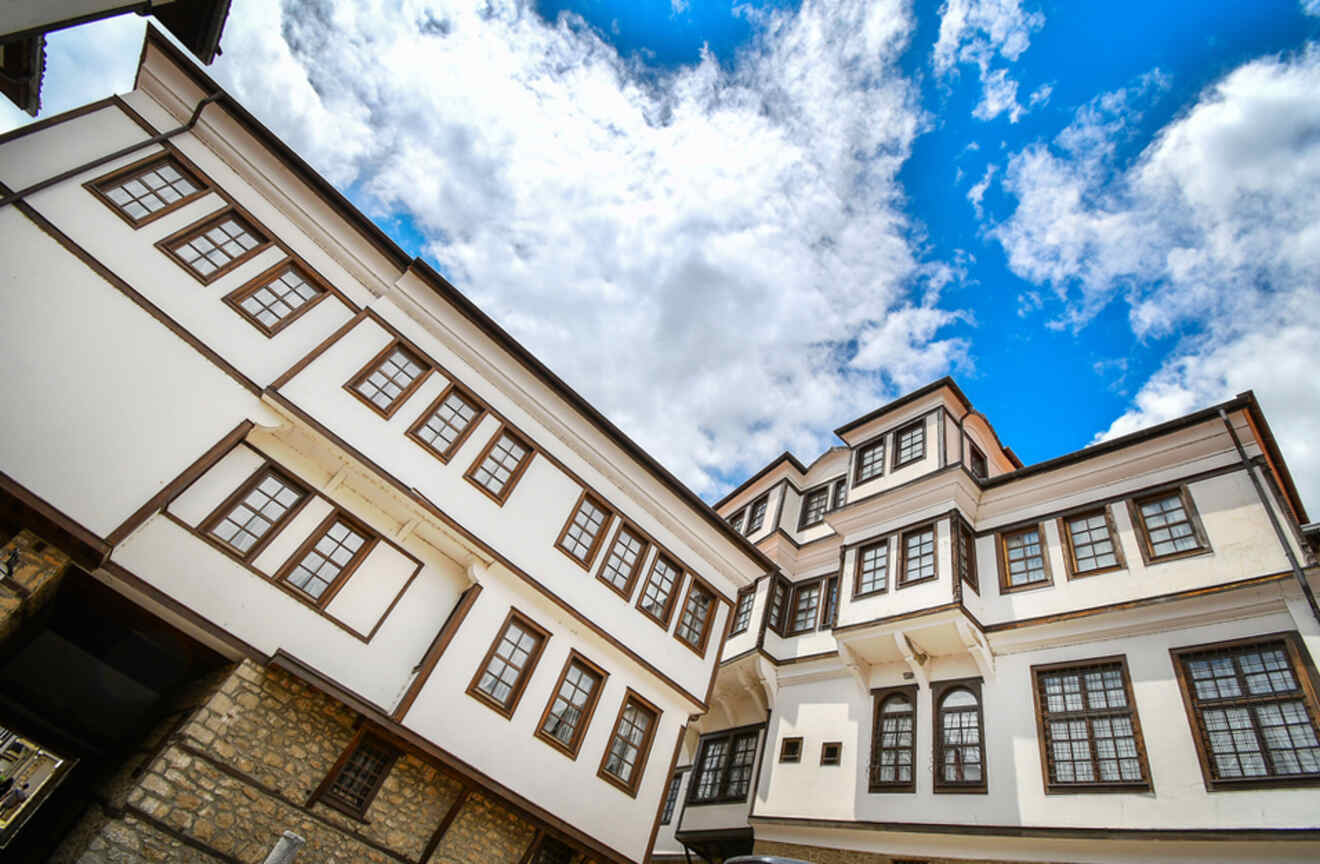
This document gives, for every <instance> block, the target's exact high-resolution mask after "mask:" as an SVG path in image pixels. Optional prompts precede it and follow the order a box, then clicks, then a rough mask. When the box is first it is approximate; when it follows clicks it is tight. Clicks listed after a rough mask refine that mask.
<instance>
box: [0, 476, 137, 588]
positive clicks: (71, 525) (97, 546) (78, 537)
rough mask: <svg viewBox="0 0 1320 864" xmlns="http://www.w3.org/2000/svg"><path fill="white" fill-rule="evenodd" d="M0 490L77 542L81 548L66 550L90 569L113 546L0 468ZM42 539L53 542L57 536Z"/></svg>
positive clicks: (104, 557)
mask: <svg viewBox="0 0 1320 864" xmlns="http://www.w3.org/2000/svg"><path fill="white" fill-rule="evenodd" d="M0 492H3V493H5V494H7V495H9V496H10V497H11V498H13V499H15V500H16V501H17V502H18V503H19V504H21V505H22V506H23V507H25V508H27V509H28V510H30V511H32V513H33V514H35V515H36V516H37V517H38V518H40V519H43V520H45V521H46V522H49V523H50V524H51V525H52V526H54V527H55V528H57V529H58V530H60V531H63V532H65V533H66V534H67V535H68V536H69V538H70V539H71V540H73V541H74V542H76V543H77V544H79V545H80V546H81V547H82V548H79V549H76V550H69V551H70V552H72V553H74V554H73V555H72V557H73V558H74V560H75V561H78V562H79V563H80V564H83V565H84V566H86V567H87V568H88V569H89V570H94V569H95V568H96V566H97V565H98V564H100V563H101V562H102V561H104V560H105V559H106V558H107V557H108V556H109V554H110V551H111V548H112V547H111V546H110V544H109V543H107V542H106V541H105V540H102V539H101V538H100V537H98V536H96V534H94V533H93V532H92V531H91V530H90V529H88V528H86V527H84V526H83V525H82V524H81V523H79V522H78V521H76V520H75V519H73V517H71V516H69V515H68V514H66V513H64V512H63V511H62V510H59V509H58V508H56V507H55V506H54V505H52V504H50V503H49V502H47V501H46V500H45V499H44V498H41V497H40V496H38V495H36V494H34V493H32V492H30V491H29V490H28V489H27V487H25V486H23V485H22V484H21V483H19V482H18V481H17V480H15V479H14V478H12V477H10V476H9V475H8V474H5V473H4V472H3V471H0ZM43 539H47V540H49V541H51V542H53V541H55V540H56V539H57V538H54V537H51V538H43Z"/></svg>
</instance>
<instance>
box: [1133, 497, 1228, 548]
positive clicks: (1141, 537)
mask: <svg viewBox="0 0 1320 864" xmlns="http://www.w3.org/2000/svg"><path fill="white" fill-rule="evenodd" d="M1172 495H1177V496H1178V497H1179V498H1181V499H1182V505H1183V512H1184V513H1186V514H1187V521H1188V522H1189V523H1190V524H1191V526H1192V533H1193V535H1194V536H1195V537H1196V541H1197V543H1199V544H1200V545H1199V546H1198V547H1197V548H1196V549H1184V550H1183V551H1181V552H1171V553H1169V554H1167V555H1156V554H1155V551H1154V548H1153V547H1152V545H1151V542H1150V532H1149V531H1148V530H1147V528H1146V520H1145V518H1143V517H1142V515H1141V505H1142V504H1146V503H1149V502H1151V501H1154V500H1156V499H1158V498H1168V497H1170V496H1172ZM1127 508H1128V516H1129V518H1130V519H1131V520H1132V530H1133V532H1134V533H1135V534H1136V538H1137V549H1138V551H1140V552H1141V560H1142V562H1143V563H1144V564H1146V565H1147V566H1150V565H1151V564H1163V563H1164V562H1165V561H1177V560H1179V559H1181V558H1192V557H1195V556H1197V555H1210V554H1212V553H1213V552H1214V551H1215V550H1214V548H1213V547H1211V545H1210V538H1209V536H1208V535H1207V534H1206V533H1205V525H1203V524H1202V523H1201V514H1200V513H1199V512H1197V509H1196V503H1195V502H1194V501H1193V500H1192V494H1191V491H1190V490H1189V489H1188V488H1187V486H1186V484H1179V485H1177V486H1168V487H1165V488H1163V489H1156V490H1155V491H1153V492H1143V493H1142V494H1140V495H1137V496H1134V497H1132V498H1128V499H1127Z"/></svg>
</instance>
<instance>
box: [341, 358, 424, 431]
mask: <svg viewBox="0 0 1320 864" xmlns="http://www.w3.org/2000/svg"><path fill="white" fill-rule="evenodd" d="M430 371H431V367H430V366H428V365H427V364H426V363H425V362H423V361H422V359H421V358H419V357H418V356H417V355H416V354H414V353H413V352H412V351H410V350H408V349H407V348H406V347H404V345H403V344H402V343H401V342H399V341H398V340H397V339H396V340H395V341H394V342H391V343H390V344H389V345H387V346H385V350H384V351H382V352H380V353H379V354H377V355H376V356H375V357H373V358H372V360H371V362H370V363H368V364H367V365H366V366H364V367H363V368H362V370H361V371H360V372H358V374H357V376H356V377H354V378H353V380H352V381H350V382H349V383H348V384H346V385H345V386H346V387H347V388H348V392H350V393H352V394H353V395H354V396H357V397H358V398H359V399H361V400H362V401H363V402H365V403H366V404H367V406H368V407H369V408H371V410H373V411H375V412H376V413H377V414H379V415H380V416H382V417H391V416H393V415H394V412H395V411H397V410H399V406H401V405H402V404H403V403H404V402H405V401H407V399H408V397H409V396H411V395H412V392H413V390H415V389H417V387H418V386H420V385H421V383H422V381H423V380H424V379H425V377H426V373H427V372H430Z"/></svg>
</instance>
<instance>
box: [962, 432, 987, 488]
mask: <svg viewBox="0 0 1320 864" xmlns="http://www.w3.org/2000/svg"><path fill="white" fill-rule="evenodd" d="M967 468H968V470H970V471H971V472H972V476H973V477H976V478H978V479H980V480H984V479H986V478H987V477H989V476H990V468H989V466H988V465H987V464H986V461H985V454H984V453H982V452H981V448H980V447H977V446H976V445H975V444H973V443H972V442H971V441H968V442H967Z"/></svg>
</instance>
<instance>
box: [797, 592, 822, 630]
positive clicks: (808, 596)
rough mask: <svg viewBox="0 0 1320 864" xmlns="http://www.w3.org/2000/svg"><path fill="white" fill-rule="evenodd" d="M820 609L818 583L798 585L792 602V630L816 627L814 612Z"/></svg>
mask: <svg viewBox="0 0 1320 864" xmlns="http://www.w3.org/2000/svg"><path fill="white" fill-rule="evenodd" d="M819 611H820V583H819V582H817V583H816V584H815V585H805V586H799V587H798V589H797V593H796V595H795V601H794V604H793V626H792V631H793V632H794V633H799V632H802V631H804V630H814V629H816V613H817V612H819Z"/></svg>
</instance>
